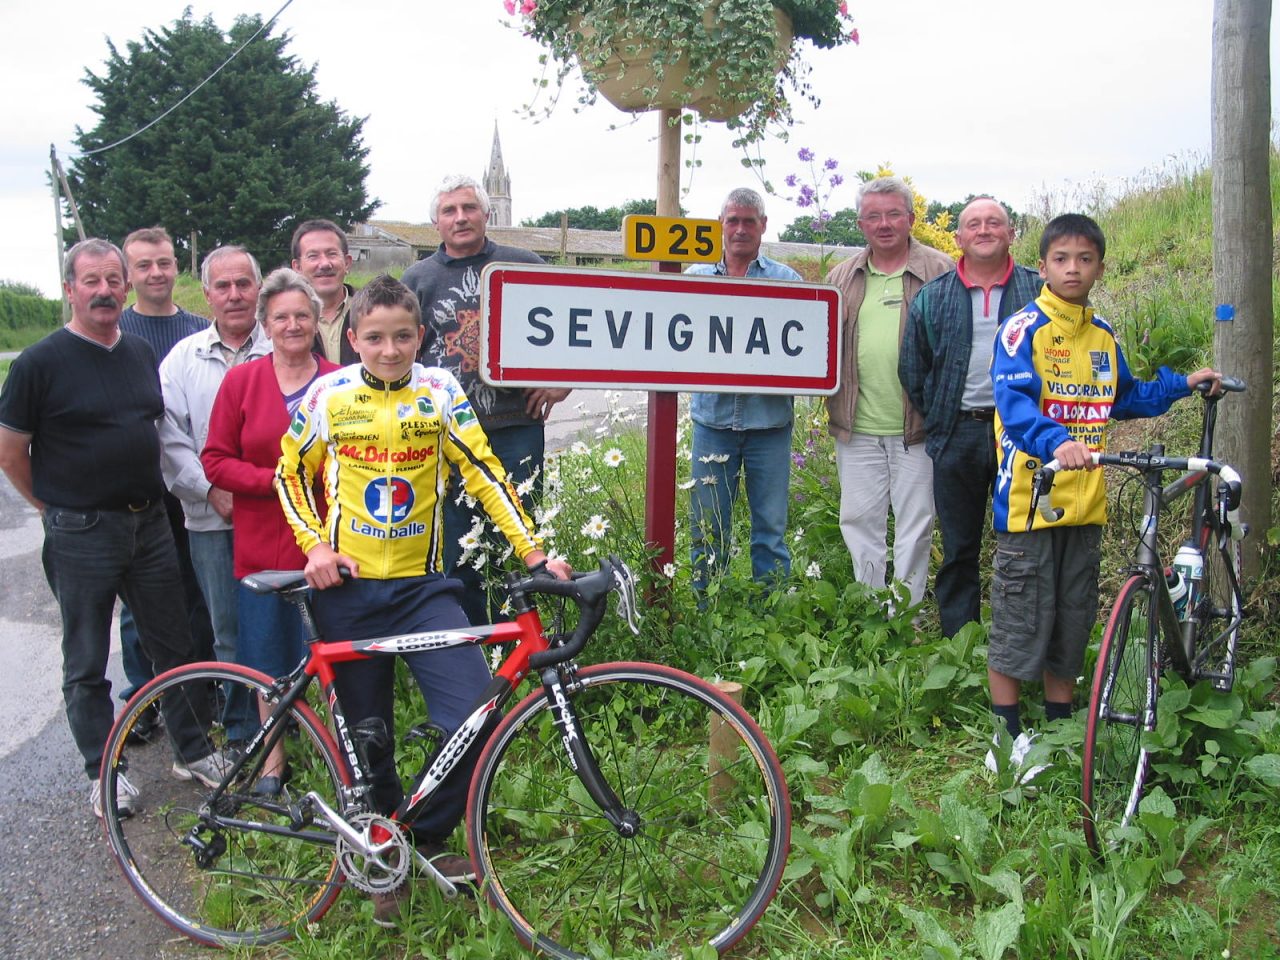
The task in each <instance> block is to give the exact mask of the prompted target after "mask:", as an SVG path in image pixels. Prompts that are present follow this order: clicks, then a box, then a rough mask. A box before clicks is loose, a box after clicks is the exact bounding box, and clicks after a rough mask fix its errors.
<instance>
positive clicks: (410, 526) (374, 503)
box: [351, 476, 427, 540]
mask: <svg viewBox="0 0 1280 960" xmlns="http://www.w3.org/2000/svg"><path fill="white" fill-rule="evenodd" d="M413 503H414V494H413V486H412V485H411V484H410V483H409V481H408V480H406V479H405V478H404V477H394V476H392V477H378V478H376V479H374V480H370V481H369V483H368V484H367V485H366V486H365V488H364V508H365V514H366V515H367V516H368V518H369V519H370V520H372V521H373V523H366V522H364V521H363V520H359V519H357V518H355V517H352V518H351V532H352V533H358V534H361V535H363V536H366V537H374V538H376V539H378V540H386V539H388V538H390V539H392V540H398V539H399V538H401V537H415V536H420V535H422V534H424V533H426V532H427V525H426V524H425V523H416V522H415V523H406V522H405V521H406V520H407V519H408V518H409V516H410V515H411V514H412V513H413ZM374 524H378V526H374Z"/></svg>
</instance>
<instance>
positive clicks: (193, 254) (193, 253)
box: [191, 230, 200, 277]
mask: <svg viewBox="0 0 1280 960" xmlns="http://www.w3.org/2000/svg"><path fill="white" fill-rule="evenodd" d="M199 259H200V258H199V257H198V256H197V255H196V232H195V231H194V230H192V231H191V276H193V277H199V276H200V268H199V267H198V266H197V265H196V264H197V262H198V261H199Z"/></svg>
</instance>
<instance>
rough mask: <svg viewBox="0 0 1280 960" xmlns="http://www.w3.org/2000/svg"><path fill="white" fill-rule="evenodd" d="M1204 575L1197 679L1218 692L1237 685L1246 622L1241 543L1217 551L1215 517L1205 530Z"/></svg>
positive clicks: (1198, 613) (1198, 618) (1194, 614)
mask: <svg viewBox="0 0 1280 960" xmlns="http://www.w3.org/2000/svg"><path fill="white" fill-rule="evenodd" d="M1205 531H1206V536H1205V543H1204V546H1203V548H1202V551H1201V552H1202V554H1203V556H1204V575H1203V578H1202V579H1201V581H1200V588H1199V593H1198V595H1197V597H1196V603H1195V609H1194V610H1193V611H1192V612H1191V616H1192V617H1193V618H1194V619H1195V621H1196V624H1197V626H1196V660H1195V664H1194V666H1195V670H1196V676H1197V677H1208V678H1209V679H1210V680H1211V681H1212V682H1213V685H1214V686H1215V687H1216V688H1217V689H1219V690H1224V691H1225V690H1230V689H1231V687H1232V686H1233V685H1234V683H1235V665H1236V645H1237V643H1239V640H1240V625H1241V621H1242V618H1243V610H1242V608H1241V602H1240V595H1239V593H1237V592H1236V586H1238V585H1239V583H1240V576H1241V556H1240V554H1241V550H1240V541H1239V540H1232V539H1230V538H1228V539H1227V542H1226V545H1225V546H1224V547H1223V548H1222V549H1219V548H1218V522H1217V518H1216V517H1213V518H1212V519H1211V520H1210V521H1209V522H1208V523H1207V525H1206V527H1205Z"/></svg>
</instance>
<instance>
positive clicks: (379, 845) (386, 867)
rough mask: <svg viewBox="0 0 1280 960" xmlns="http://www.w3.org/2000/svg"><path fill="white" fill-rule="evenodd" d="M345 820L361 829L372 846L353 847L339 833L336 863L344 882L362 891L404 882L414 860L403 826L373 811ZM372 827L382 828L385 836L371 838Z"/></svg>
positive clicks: (378, 890)
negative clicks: (367, 850) (368, 850)
mask: <svg viewBox="0 0 1280 960" xmlns="http://www.w3.org/2000/svg"><path fill="white" fill-rule="evenodd" d="M347 822H348V823H350V824H351V826H353V827H355V828H356V829H357V830H358V831H360V835H361V836H362V837H363V839H364V841H365V843H366V844H367V845H368V846H369V848H370V849H372V850H373V853H371V854H366V853H364V852H362V851H360V850H356V849H355V848H353V847H352V846H351V844H349V843H348V842H347V841H346V839H345V838H343V837H342V835H341V834H339V836H338V864H339V866H341V867H342V872H343V873H345V874H346V875H347V882H348V883H350V884H351V886H353V887H355V888H356V889H357V890H361V891H363V892H364V893H387V892H389V891H391V890H395V889H396V888H397V887H399V886H400V885H401V884H402V883H404V881H405V878H406V877H408V876H409V868H410V866H412V864H413V846H412V845H411V844H410V843H409V836H408V834H406V833H405V831H404V828H403V827H401V826H400V824H398V823H396V822H395V821H394V820H391V819H390V818H388V817H384V816H380V815H379V814H376V813H357V814H354V815H353V816H351V817H350V818H348V820H347ZM375 829H377V830H378V831H379V832H380V833H381V832H385V834H386V836H387V839H386V840H385V841H383V842H374V841H373V840H372V839H371V837H372V834H373V831H374V830H375Z"/></svg>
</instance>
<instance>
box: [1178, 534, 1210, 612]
mask: <svg viewBox="0 0 1280 960" xmlns="http://www.w3.org/2000/svg"><path fill="white" fill-rule="evenodd" d="M1173 570H1174V572H1176V573H1178V574H1179V575H1181V577H1182V579H1183V580H1184V581H1185V582H1186V588H1187V593H1186V597H1185V598H1184V599H1183V601H1182V611H1181V612H1180V615H1181V616H1185V615H1186V613H1187V611H1189V610H1194V609H1195V597H1196V592H1197V590H1199V588H1200V581H1201V579H1203V577H1204V557H1203V556H1202V555H1201V553H1200V548H1199V547H1197V546H1196V545H1195V544H1194V543H1192V542H1191V541H1190V540H1188V541H1187V542H1186V543H1184V544H1183V545H1182V546H1180V547H1179V548H1178V553H1177V555H1176V556H1175V557H1174V558H1173Z"/></svg>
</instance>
